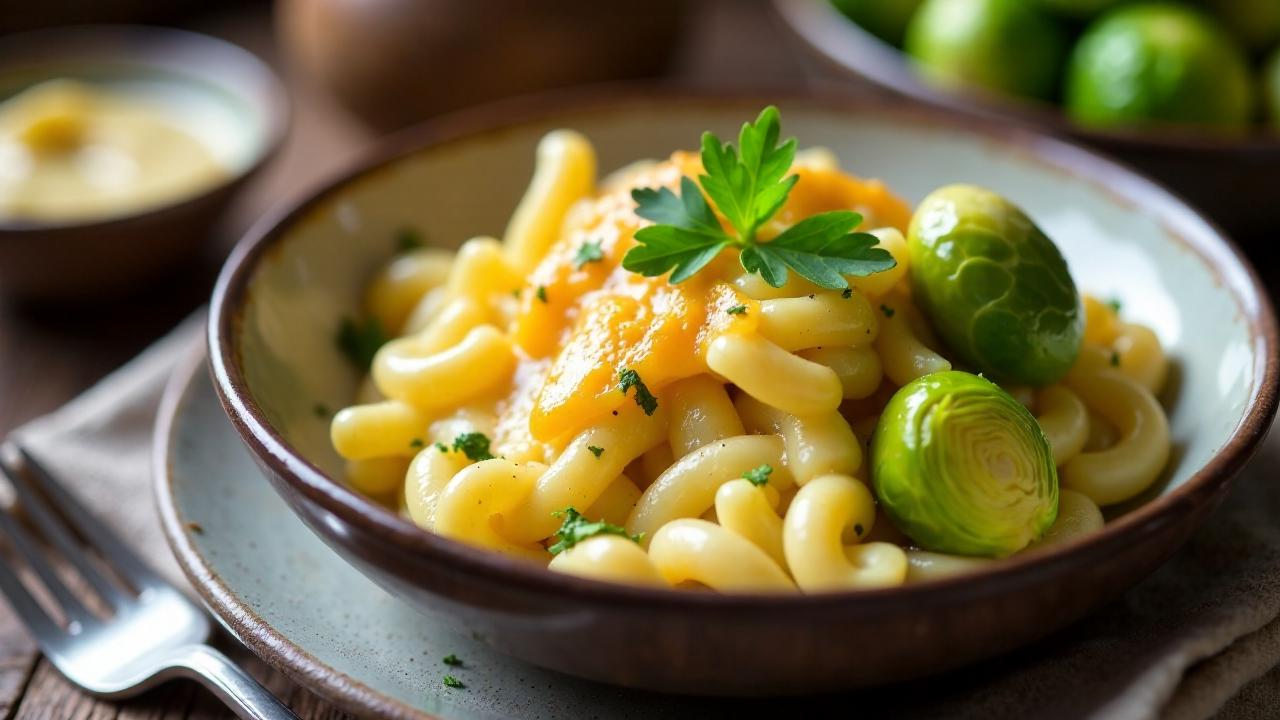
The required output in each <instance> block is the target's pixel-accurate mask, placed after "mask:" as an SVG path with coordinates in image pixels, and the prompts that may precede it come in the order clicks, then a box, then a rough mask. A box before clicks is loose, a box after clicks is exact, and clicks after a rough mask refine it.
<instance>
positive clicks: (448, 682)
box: [444, 675, 466, 690]
mask: <svg viewBox="0 0 1280 720" xmlns="http://www.w3.org/2000/svg"><path fill="white" fill-rule="evenodd" d="M444 686H445V687H450V688H457V689H459V690H461V689H462V688H464V687H466V685H463V684H462V681H461V680H459V679H458V678H456V677H454V676H452V675H445V676H444Z"/></svg>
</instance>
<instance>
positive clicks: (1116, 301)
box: [1107, 298, 1124, 315]
mask: <svg viewBox="0 0 1280 720" xmlns="http://www.w3.org/2000/svg"><path fill="white" fill-rule="evenodd" d="M1107 307H1109V308H1111V312H1113V313H1115V314H1117V315H1119V314H1120V308H1122V307H1124V305H1123V304H1122V303H1121V302H1120V298H1111V299H1110V300H1108V301H1107Z"/></svg>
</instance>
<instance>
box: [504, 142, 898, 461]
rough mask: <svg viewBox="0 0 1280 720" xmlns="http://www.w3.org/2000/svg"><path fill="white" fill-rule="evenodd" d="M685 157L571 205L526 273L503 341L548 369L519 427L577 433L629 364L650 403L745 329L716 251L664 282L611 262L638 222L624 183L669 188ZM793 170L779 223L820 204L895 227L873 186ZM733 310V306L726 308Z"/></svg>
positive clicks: (687, 169) (548, 433) (614, 398)
mask: <svg viewBox="0 0 1280 720" xmlns="http://www.w3.org/2000/svg"><path fill="white" fill-rule="evenodd" d="M700 171H701V167H700V166H699V164H698V162H697V156H696V155H693V154H691V153H676V154H675V155H673V156H672V159H671V161H670V162H667V163H661V164H659V165H656V166H653V167H651V168H647V169H645V170H642V171H639V172H637V173H636V174H635V175H634V176H633V177H630V178H628V181H627V182H626V183H623V185H624V186H625V187H620V188H619V189H617V190H614V191H611V192H606V193H604V194H602V195H600V196H598V197H594V198H589V199H587V200H584V201H582V202H581V203H579V205H577V206H576V207H575V208H574V209H573V210H571V211H570V214H569V217H568V218H567V220H566V223H565V228H564V232H563V233H562V235H561V238H560V240H559V241H557V243H556V244H555V245H554V246H552V248H551V249H550V250H549V251H548V253H547V255H546V256H545V257H544V258H543V260H542V262H541V263H539V265H538V266H537V267H536V268H535V269H534V270H533V272H532V273H530V275H529V278H528V287H527V288H526V289H525V290H524V291H523V292H522V294H521V298H520V309H519V312H518V313H517V315H516V319H515V326H514V328H513V337H514V338H515V341H516V344H517V345H518V346H519V347H520V349H521V350H522V351H523V352H524V353H525V354H526V355H527V356H529V357H530V358H535V359H536V358H550V362H551V364H550V368H549V369H548V370H547V373H546V376H545V380H544V381H543V383H542V386H541V388H540V390H539V391H538V392H537V394H536V396H535V398H534V403H533V408H532V412H531V413H530V428H529V429H530V432H531V434H532V436H533V437H534V438H536V439H537V440H540V441H543V442H554V441H556V440H557V439H563V438H566V437H567V436H570V435H572V434H576V433H577V432H579V431H581V430H583V429H584V428H586V427H588V426H590V425H592V424H594V423H595V422H597V421H598V420H599V419H600V418H601V417H602V416H604V415H607V414H608V413H610V412H612V411H613V410H615V409H617V408H618V407H619V406H620V405H622V403H624V402H628V403H629V402H634V398H633V397H632V396H631V395H630V394H628V395H625V396H624V395H623V394H622V392H621V391H620V389H619V387H618V374H619V372H620V371H621V370H623V369H633V370H635V371H636V372H637V373H638V374H639V375H640V377H641V379H642V380H643V381H644V383H645V385H646V386H647V387H648V388H649V389H650V390H651V391H652V392H654V393H655V394H656V395H658V396H659V402H661V391H662V389H663V388H664V387H666V386H667V385H669V384H671V383H672V382H675V381H676V380H680V379H682V378H686V377H690V376H693V375H697V374H700V373H705V372H708V370H707V367H706V361H705V357H706V348H707V346H708V345H709V344H710V342H711V340H713V339H714V338H715V337H717V336H719V335H720V334H722V333H726V332H751V331H753V330H754V329H755V327H756V324H757V323H758V317H759V309H758V304H757V303H756V302H755V301H753V300H751V299H749V298H747V297H746V296H745V295H742V294H741V293H740V292H738V290H737V289H736V288H735V287H734V286H733V285H732V284H731V281H732V279H733V278H734V277H736V276H737V275H738V274H740V273H741V272H742V270H741V267H739V266H738V261H737V257H736V255H735V253H733V252H725V253H723V254H722V255H721V256H720V257H719V258H717V259H716V260H715V261H713V262H712V263H711V264H710V265H709V266H708V267H707V268H705V269H704V270H702V271H701V272H699V273H698V274H697V275H695V276H693V277H692V278H690V279H689V280H686V281H685V282H683V283H681V284H679V285H671V284H670V283H668V282H667V281H666V278H665V277H660V278H646V277H642V276H640V275H637V274H635V273H631V272H629V271H627V270H625V269H623V268H622V267H621V263H622V257H623V256H624V255H625V254H626V253H627V251H628V250H630V249H631V248H632V247H633V246H634V245H635V239H634V237H633V236H634V234H635V232H636V230H638V229H639V228H641V227H643V226H645V225H647V224H648V222H647V221H644V220H641V219H640V218H639V217H637V216H636V215H635V213H634V208H635V203H634V202H633V201H632V199H631V196H630V189H631V188H633V187H657V186H663V187H668V188H672V189H675V188H676V187H677V185H678V184H679V179H680V176H681V174H685V175H688V176H690V177H694V178H696V177H697V175H698V173H699V172H700ZM795 172H796V174H797V175H799V176H800V180H799V181H798V182H797V184H796V187H795V188H794V189H793V190H792V192H791V195H790V197H789V198H788V201H787V204H786V205H784V206H783V208H782V209H781V210H780V211H779V213H778V215H777V216H776V217H777V218H778V219H779V220H780V221H781V222H782V223H784V225H790V224H792V223H794V222H796V221H798V220H800V219H802V218H804V217H808V216H809V215H813V214H815V213H819V212H825V211H828V210H841V209H853V210H856V211H859V212H862V213H863V214H864V215H865V216H867V218H868V223H864V227H882V226H886V225H889V226H893V227H898V228H899V229H902V230H905V229H906V224H907V222H908V220H909V219H910V209H909V207H908V206H907V205H906V203H905V202H903V201H902V200H900V199H898V198H897V197H895V196H893V195H892V194H891V193H889V192H888V190H887V189H885V187H884V185H882V184H881V183H879V182H864V181H860V180H857V179H855V178H851V177H849V176H847V175H844V174H843V173H840V172H838V171H826V170H822V171H819V170H810V169H807V168H802V167H796V168H795ZM587 242H591V243H597V244H599V246H600V249H601V255H602V259H601V260H598V261H592V262H581V261H580V260H579V259H578V253H579V249H580V248H581V247H582V246H583V244H584V243H587ZM736 305H743V306H745V308H746V311H745V312H742V313H734V314H731V313H729V312H728V310H729V309H730V308H733V307H734V306H736Z"/></svg>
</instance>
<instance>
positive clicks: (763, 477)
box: [742, 465, 773, 487]
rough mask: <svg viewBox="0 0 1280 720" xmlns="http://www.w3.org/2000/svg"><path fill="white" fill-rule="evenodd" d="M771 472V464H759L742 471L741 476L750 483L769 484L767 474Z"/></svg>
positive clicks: (756, 484)
mask: <svg viewBox="0 0 1280 720" xmlns="http://www.w3.org/2000/svg"><path fill="white" fill-rule="evenodd" d="M772 474H773V466H771V465H761V466H759V467H755V468H752V469H750V470H748V471H746V472H744V473H742V477H743V478H744V479H745V480H747V481H748V482H750V483H751V484H752V485H755V486H757V487H760V486H763V485H768V484H769V476H770V475H772Z"/></svg>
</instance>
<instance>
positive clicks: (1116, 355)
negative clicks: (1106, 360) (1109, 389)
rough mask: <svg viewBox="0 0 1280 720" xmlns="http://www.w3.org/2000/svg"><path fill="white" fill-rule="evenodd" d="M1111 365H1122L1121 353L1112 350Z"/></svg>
mask: <svg viewBox="0 0 1280 720" xmlns="http://www.w3.org/2000/svg"><path fill="white" fill-rule="evenodd" d="M1111 367H1120V353H1118V352H1116V351H1115V350H1112V351H1111Z"/></svg>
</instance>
